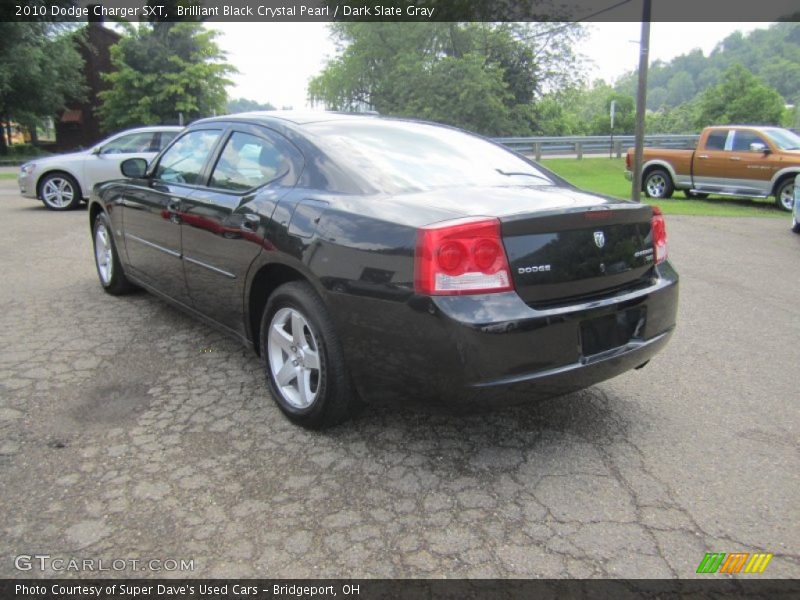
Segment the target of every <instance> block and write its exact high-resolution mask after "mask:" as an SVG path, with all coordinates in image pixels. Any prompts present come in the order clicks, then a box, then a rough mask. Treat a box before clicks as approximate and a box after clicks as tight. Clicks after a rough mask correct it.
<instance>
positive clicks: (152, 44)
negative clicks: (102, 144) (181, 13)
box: [98, 22, 236, 130]
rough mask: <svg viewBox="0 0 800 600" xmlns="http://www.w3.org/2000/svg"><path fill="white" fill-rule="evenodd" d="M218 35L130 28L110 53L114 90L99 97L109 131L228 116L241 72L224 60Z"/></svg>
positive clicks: (153, 26)
mask: <svg viewBox="0 0 800 600" xmlns="http://www.w3.org/2000/svg"><path fill="white" fill-rule="evenodd" d="M216 35H217V33H216V32H215V31H211V30H207V29H204V28H203V26H202V25H201V24H200V23H195V22H180V23H169V22H158V23H143V24H140V25H139V26H133V25H127V26H126V35H124V36H123V37H122V39H121V40H120V41H119V42H118V43H117V44H115V45H114V46H113V47H112V48H111V62H112V64H113V65H114V68H115V69H116V70H115V71H113V72H111V73H108V74H106V75H104V78H105V79H106V80H107V81H108V82H109V83H110V84H111V88H110V89H108V90H106V91H104V92H101V93H100V99H101V101H102V105H101V106H100V109H99V110H98V115H99V117H100V119H101V122H102V124H103V127H104V128H105V129H106V130H113V129H122V128H125V127H131V126H133V125H151V124H162V123H175V122H177V121H178V115H179V113H182V114H183V117H184V119H185V120H186V121H187V122H189V121H192V120H194V119H197V118H199V117H205V116H210V115H212V114H215V113H217V112H219V113H222V112H224V111H225V105H226V100H227V94H226V92H225V87H226V86H227V85H229V84H230V83H231V82H230V80H229V79H228V78H227V76H228V75H229V74H232V73H235V72H236V70H235V69H234V68H233V67H232V66H231V65H229V64H227V63H226V62H225V60H224V58H225V55H224V53H223V52H222V51H221V50H220V49H219V47H218V46H217V44H216V42H215V41H214V38H215V37H216Z"/></svg>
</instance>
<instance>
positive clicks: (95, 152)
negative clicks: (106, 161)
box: [92, 146, 103, 156]
mask: <svg viewBox="0 0 800 600" xmlns="http://www.w3.org/2000/svg"><path fill="white" fill-rule="evenodd" d="M102 150H103V147H102V146H96V147H94V148H92V154H94V155H95V156H97V155H99V154H100V152H101V151H102Z"/></svg>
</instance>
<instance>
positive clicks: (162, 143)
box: [156, 131, 180, 152]
mask: <svg viewBox="0 0 800 600" xmlns="http://www.w3.org/2000/svg"><path fill="white" fill-rule="evenodd" d="M179 133H180V132H179V131H162V132H161V137H160V139H159V141H158V148H157V149H156V151H157V152H160V151H161V150H163V149H164V148H166V147H167V146H169V144H170V142H171V141H172V140H174V139H175V138H176V137H178V134H179Z"/></svg>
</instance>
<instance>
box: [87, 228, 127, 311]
mask: <svg viewBox="0 0 800 600" xmlns="http://www.w3.org/2000/svg"><path fill="white" fill-rule="evenodd" d="M92 234H93V235H92V239H93V241H94V264H95V266H96V267H97V276H98V277H99V278H100V285H102V286H103V289H104V290H105V291H106V292H108V293H109V294H111V295H112V296H121V295H122V294H127V293H128V292H130V291H132V290H133V289H134V288H135V286H134V285H133V284H132V283H131V282H130V281H128V278H127V277H125V272H124V271H123V270H122V265H121V264H120V261H119V255H118V254H117V247H116V246H115V245H114V238H113V237H112V236H111V223H109V221H108V217H107V216H106V214H105V213H102V212H101V213H100V214H98V215H97V217H96V218H95V220H94V225H93V226H92Z"/></svg>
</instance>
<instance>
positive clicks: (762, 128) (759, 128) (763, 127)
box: [708, 125, 785, 131]
mask: <svg viewBox="0 0 800 600" xmlns="http://www.w3.org/2000/svg"><path fill="white" fill-rule="evenodd" d="M708 129H754V130H756V131H766V130H768V129H785V127H781V126H779V125H709V127H708Z"/></svg>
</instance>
